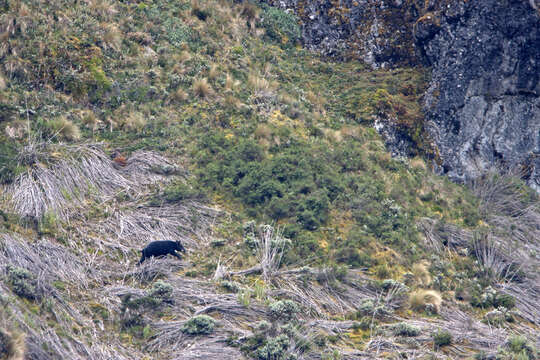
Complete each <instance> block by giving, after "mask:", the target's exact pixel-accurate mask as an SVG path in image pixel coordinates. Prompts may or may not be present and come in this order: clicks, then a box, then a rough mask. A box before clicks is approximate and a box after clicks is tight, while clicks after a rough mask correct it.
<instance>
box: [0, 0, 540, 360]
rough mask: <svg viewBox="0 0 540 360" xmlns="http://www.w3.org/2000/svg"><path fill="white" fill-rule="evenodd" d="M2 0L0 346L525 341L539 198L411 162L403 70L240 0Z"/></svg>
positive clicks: (8, 351)
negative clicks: (177, 244) (392, 149)
mask: <svg viewBox="0 0 540 360" xmlns="http://www.w3.org/2000/svg"><path fill="white" fill-rule="evenodd" d="M0 6H1V7H0V9H1V10H0V11H1V12H0V13H1V15H0V36H1V37H2V43H1V44H0V66H1V70H0V109H1V112H0V129H1V133H0V180H1V187H0V190H1V194H2V195H1V197H0V302H1V304H2V306H1V307H0V359H40V360H42V359H251V358H252V359H268V360H270V359H273V360H274V359H275V360H277V359H373V358H411V359H412V358H441V359H445V358H446V359H453V358H467V357H469V358H476V359H489V358H495V356H497V357H499V358H502V359H535V358H536V357H537V351H536V348H537V347H538V346H540V338H539V336H538V326H539V325H540V313H539V310H538V309H540V285H539V284H540V282H539V263H540V227H539V224H540V202H539V199H538V195H537V194H536V193H535V192H534V191H532V190H531V189H530V188H528V187H527V186H525V185H524V184H523V183H522V181H521V180H520V179H519V178H517V177H515V176H513V175H512V174H511V173H509V174H506V175H496V174H489V175H487V176H485V177H483V178H479V179H478V180H477V181H476V182H474V183H473V184H471V186H470V187H464V186H461V185H457V184H454V183H452V182H450V181H449V180H448V179H446V178H443V177H439V176H437V175H435V174H434V173H433V172H432V171H431V170H430V168H429V166H427V165H426V163H429V162H431V159H434V158H435V159H436V158H437V154H436V151H435V150H434V149H433V148H432V146H431V143H430V142H429V140H427V139H428V138H427V137H426V133H425V131H426V130H425V128H424V126H423V115H422V111H421V109H422V104H421V95H422V93H423V92H424V91H425V89H426V87H427V86H428V81H429V79H428V76H427V74H426V71H425V70H423V69H422V68H419V67H418V68H417V67H410V64H408V63H403V64H401V65H402V66H405V67H403V68H393V69H391V70H384V69H379V70H373V69H372V67H371V66H369V65H366V64H364V63H361V62H358V61H357V60H352V59H351V60H350V61H335V60H332V59H327V58H322V57H320V54H318V53H314V52H311V51H309V50H307V49H305V48H302V46H301V36H302V34H301V28H300V25H299V22H298V18H296V17H295V16H294V15H292V14H290V13H287V12H284V11H282V10H279V9H277V8H272V7H268V6H267V5H264V4H259V3H242V4H237V3H234V2H229V1H217V0H208V1H205V2H203V1H200V2H197V1H191V2H189V1H173V0H155V1H124V2H118V1H112V0H94V1H92V0H89V1H77V2H73V1H63V0H53V1H48V2H42V1H37V0H27V1H12V0H8V1H4V2H3V3H2V4H1V5H0ZM407 66H409V67H407ZM373 126H375V127H378V128H383V129H392V131H391V134H390V135H388V136H391V135H392V134H400V135H399V136H395V137H394V140H395V146H397V147H401V148H402V149H406V151H408V154H409V155H410V156H411V157H410V158H403V157H394V158H393V157H392V156H391V154H390V153H389V152H388V150H387V149H386V147H385V140H383V139H382V138H381V136H380V135H379V134H378V133H377V131H375V130H374V129H373ZM383 131H384V130H383ZM388 139H389V137H387V138H386V142H388V141H389V140H388ZM404 151H405V150H404ZM424 159H427V160H424ZM163 239H170V240H180V241H181V242H182V243H183V245H184V247H185V248H186V250H187V251H186V253H185V254H183V259H182V260H179V259H177V258H173V257H171V256H169V257H168V258H159V259H156V258H152V259H149V260H146V261H145V262H143V263H142V264H141V265H137V262H138V261H139V258H140V250H141V249H142V248H143V247H144V246H145V245H146V244H147V243H149V242H150V241H153V240H163Z"/></svg>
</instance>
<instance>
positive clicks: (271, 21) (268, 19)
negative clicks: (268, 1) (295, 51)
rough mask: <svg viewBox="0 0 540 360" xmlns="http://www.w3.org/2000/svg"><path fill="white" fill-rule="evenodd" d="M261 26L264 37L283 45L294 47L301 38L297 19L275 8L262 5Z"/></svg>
mask: <svg viewBox="0 0 540 360" xmlns="http://www.w3.org/2000/svg"><path fill="white" fill-rule="evenodd" d="M261 25H262V26H263V27H264V29H265V30H266V36H268V37H269V38H270V39H272V40H274V41H277V42H279V43H280V44H283V45H295V44H296V43H298V42H299V41H300V39H301V36H302V33H301V31H300V25H299V20H298V18H297V17H296V16H295V15H294V14H292V13H289V12H285V11H283V10H281V9H278V8H275V7H270V6H267V5H263V11H262V13H261Z"/></svg>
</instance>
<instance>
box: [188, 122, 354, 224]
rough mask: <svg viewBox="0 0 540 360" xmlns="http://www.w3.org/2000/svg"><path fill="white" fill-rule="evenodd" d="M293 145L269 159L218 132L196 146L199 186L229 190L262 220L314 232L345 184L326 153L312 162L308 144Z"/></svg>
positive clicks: (247, 143) (244, 141)
mask: <svg viewBox="0 0 540 360" xmlns="http://www.w3.org/2000/svg"><path fill="white" fill-rule="evenodd" d="M295 145H296V146H290V147H287V148H284V149H280V152H279V153H277V154H275V155H274V156H272V157H268V156H266V155H265V154H264V151H263V149H262V147H261V146H260V145H258V144H257V143H256V142H255V141H253V140H250V139H241V140H239V141H238V142H232V141H229V140H227V139H225V137H224V136H223V134H219V133H216V134H213V135H211V136H208V137H205V139H203V140H202V142H201V143H200V145H199V146H200V148H201V151H199V153H198V154H197V158H198V162H199V164H200V165H201V170H200V171H199V173H198V175H199V177H200V179H201V182H202V184H204V185H207V186H209V187H211V188H213V189H216V190H217V189H222V188H225V189H226V190H230V191H232V193H233V194H234V195H235V196H237V197H238V198H239V199H241V200H242V202H243V203H245V204H246V205H247V206H249V207H251V208H252V209H253V210H254V211H257V212H258V213H262V215H266V216H268V217H270V218H271V219H274V220H279V219H282V218H293V219H296V221H298V222H299V223H300V224H302V226H303V228H304V229H307V230H316V229H317V228H319V227H320V226H321V225H322V224H324V223H325V222H326V220H327V219H328V215H329V210H330V204H331V202H332V201H334V200H335V199H336V198H337V197H338V195H339V194H340V193H342V192H343V191H344V185H343V184H342V183H341V182H340V177H339V176H338V174H337V173H336V170H335V169H334V168H333V167H334V166H333V165H332V163H331V162H329V161H330V159H325V158H324V157H325V156H328V155H329V154H325V152H322V153H320V155H321V157H317V158H316V157H314V156H313V154H312V151H313V150H314V149H310V148H309V147H308V146H307V145H306V144H302V143H297V144H295ZM321 150H323V151H324V149H319V151H321Z"/></svg>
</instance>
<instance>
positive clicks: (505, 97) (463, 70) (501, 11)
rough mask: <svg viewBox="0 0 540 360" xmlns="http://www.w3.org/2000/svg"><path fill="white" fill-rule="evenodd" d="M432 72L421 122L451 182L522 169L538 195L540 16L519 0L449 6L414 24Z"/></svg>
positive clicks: (456, 2) (417, 41)
mask: <svg viewBox="0 0 540 360" xmlns="http://www.w3.org/2000/svg"><path fill="white" fill-rule="evenodd" d="M414 34H415V38H416V45H417V48H418V49H419V50H420V52H421V53H422V55H423V58H424V59H425V60H426V61H427V63H428V64H429V65H431V66H432V69H433V70H432V80H431V84H430V87H429V89H428V91H427V92H426V96H425V111H426V120H427V122H428V123H427V125H428V127H429V133H430V134H431V136H432V138H433V140H434V142H435V144H436V145H437V148H438V151H439V154H440V158H441V161H442V162H441V167H440V170H441V171H442V172H444V173H447V174H448V175H449V176H450V177H451V178H453V179H455V180H467V179H470V178H472V177H475V176H477V175H479V174H481V173H482V172H484V171H486V170H487V169H489V168H491V167H493V166H494V165H502V166H507V167H516V166H518V167H520V168H521V169H520V170H523V171H524V173H525V174H524V175H525V177H526V178H527V179H528V182H529V184H530V185H531V186H532V187H534V188H536V189H537V190H540V157H539V155H540V99H539V95H540V83H539V77H540V17H539V16H538V13H537V12H536V11H535V10H534V9H533V8H532V7H531V5H530V4H529V2H526V1H521V0H513V1H512V0H505V1H501V0H481V1H478V0H477V1H467V2H464V1H454V2H451V3H450V4H449V5H448V6H447V7H445V8H443V9H441V10H439V11H438V12H435V13H432V14H429V15H424V18H423V19H421V20H419V21H417V23H416V26H415V33H414Z"/></svg>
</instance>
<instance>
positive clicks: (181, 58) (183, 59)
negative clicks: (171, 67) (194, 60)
mask: <svg viewBox="0 0 540 360" xmlns="http://www.w3.org/2000/svg"><path fill="white" fill-rule="evenodd" d="M190 59H191V54H190V53H189V51H187V50H183V51H182V52H181V53H180V55H178V61H180V62H181V63H184V62H186V61H189V60H190Z"/></svg>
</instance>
